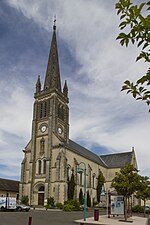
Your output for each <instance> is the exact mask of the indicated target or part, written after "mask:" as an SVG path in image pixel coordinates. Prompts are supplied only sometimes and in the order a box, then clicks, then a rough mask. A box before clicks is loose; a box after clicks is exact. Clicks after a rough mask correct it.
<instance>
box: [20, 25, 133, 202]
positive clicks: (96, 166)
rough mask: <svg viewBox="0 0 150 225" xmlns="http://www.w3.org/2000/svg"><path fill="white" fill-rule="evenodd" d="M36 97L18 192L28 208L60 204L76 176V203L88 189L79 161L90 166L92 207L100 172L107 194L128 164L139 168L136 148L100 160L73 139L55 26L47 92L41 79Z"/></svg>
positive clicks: (64, 199)
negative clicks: (81, 192) (69, 177)
mask: <svg viewBox="0 0 150 225" xmlns="http://www.w3.org/2000/svg"><path fill="white" fill-rule="evenodd" d="M34 98H35V101H34V107H33V120H32V132H31V140H30V141H29V143H28V144H27V146H26V147H25V149H24V150H23V152H24V159H23V161H22V164H21V182H20V188H19V189H20V191H19V192H20V193H19V195H20V198H21V197H22V196H24V195H28V197H29V204H30V205H35V206H36V205H45V204H46V201H47V198H49V197H54V200H55V202H56V203H57V202H61V203H63V202H64V201H66V200H67V190H68V176H71V173H72V171H74V177H75V183H76V185H75V193H74V197H75V198H76V199H78V198H79V192H80V189H82V191H83V189H84V187H83V185H84V180H83V179H84V177H83V173H80V174H79V173H77V165H78V164H80V165H81V167H82V163H81V162H84V164H85V165H86V187H87V191H88V192H89V195H90V197H91V201H92V202H93V201H96V186H97V177H98V175H99V171H101V172H102V173H103V175H104V177H105V180H106V183H105V189H106V188H107V189H109V188H110V185H111V181H112V179H113V178H114V176H115V172H117V171H119V170H120V168H122V167H124V166H125V164H126V163H131V164H133V165H134V166H135V167H137V163H136V157H135V152H134V149H132V151H129V152H125V153H118V154H109V155H101V156H99V155H96V154H94V153H93V152H92V151H90V150H88V149H86V148H84V147H83V146H81V145H79V144H77V143H76V142H74V141H73V140H70V139H69V106H68V103H69V98H68V86H67V81H65V82H64V86H63V89H62V87H61V76H60V69H59V57H58V48H57V40H56V25H55V24H54V26H53V35H52V41H51V47H50V53H49V58H48V64H47V70H46V75H45V82H44V87H43V88H42V87H41V81H40V77H38V80H37V83H36V90H35V94H34ZM82 168H83V167H82Z"/></svg>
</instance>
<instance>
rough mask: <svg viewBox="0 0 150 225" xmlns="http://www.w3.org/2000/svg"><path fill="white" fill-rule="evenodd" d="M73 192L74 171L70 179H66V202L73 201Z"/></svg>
mask: <svg viewBox="0 0 150 225" xmlns="http://www.w3.org/2000/svg"><path fill="white" fill-rule="evenodd" d="M74 190H75V180H74V171H73V170H72V174H71V179H70V180H69V178H68V200H73V198H74Z"/></svg>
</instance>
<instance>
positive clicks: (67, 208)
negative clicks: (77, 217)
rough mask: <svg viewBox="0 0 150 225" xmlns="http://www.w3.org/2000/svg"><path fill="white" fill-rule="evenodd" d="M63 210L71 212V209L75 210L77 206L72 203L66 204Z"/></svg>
mask: <svg viewBox="0 0 150 225" xmlns="http://www.w3.org/2000/svg"><path fill="white" fill-rule="evenodd" d="M63 210H64V211H65V212H71V211H74V210H75V206H74V205H70V204H66V205H64V207H63Z"/></svg>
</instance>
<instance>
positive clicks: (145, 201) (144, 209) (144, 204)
mask: <svg viewBox="0 0 150 225" xmlns="http://www.w3.org/2000/svg"><path fill="white" fill-rule="evenodd" d="M145 205H146V200H145V199H144V217H145Z"/></svg>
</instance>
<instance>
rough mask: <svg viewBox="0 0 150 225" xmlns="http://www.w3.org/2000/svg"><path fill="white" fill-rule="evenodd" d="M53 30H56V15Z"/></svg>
mask: <svg viewBox="0 0 150 225" xmlns="http://www.w3.org/2000/svg"><path fill="white" fill-rule="evenodd" d="M53 30H56V15H55V16H54V25H53Z"/></svg>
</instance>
